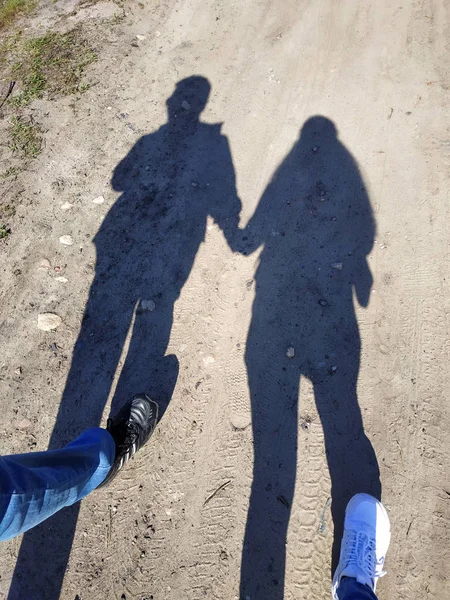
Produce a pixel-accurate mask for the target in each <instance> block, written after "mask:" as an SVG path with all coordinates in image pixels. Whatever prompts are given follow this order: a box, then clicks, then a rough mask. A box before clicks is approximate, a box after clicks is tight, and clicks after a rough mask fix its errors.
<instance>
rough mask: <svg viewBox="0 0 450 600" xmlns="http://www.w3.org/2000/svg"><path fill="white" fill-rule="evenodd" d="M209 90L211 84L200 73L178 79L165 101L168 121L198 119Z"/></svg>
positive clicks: (206, 100)
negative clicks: (173, 89)
mask: <svg viewBox="0 0 450 600" xmlns="http://www.w3.org/2000/svg"><path fill="white" fill-rule="evenodd" d="M210 91H211V84H210V83H209V81H208V80H207V79H206V78H205V77H201V76H200V75H191V77H186V78H185V79H182V80H181V81H179V82H178V83H177V84H176V86H175V91H174V92H173V94H172V95H171V96H170V97H169V98H168V99H167V101H166V104H167V112H168V117H169V121H174V120H175V119H177V120H179V119H185V120H188V121H194V120H195V121H196V120H198V119H199V117H200V114H201V112H202V111H203V109H204V108H205V106H206V103H207V102H208V98H209V93H210Z"/></svg>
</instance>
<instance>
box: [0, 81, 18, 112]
mask: <svg viewBox="0 0 450 600" xmlns="http://www.w3.org/2000/svg"><path fill="white" fill-rule="evenodd" d="M15 85H16V82H15V81H10V82H9V87H8V91H7V92H6V96H5V97H4V98H3V100H2V103H1V104H0V108H1V107H2V106H3V105H4V104H5V102H6V101H7V100H8V98H9V97H10V95H11V94H12V91H13V89H14V86H15Z"/></svg>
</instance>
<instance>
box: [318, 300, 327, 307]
mask: <svg viewBox="0 0 450 600" xmlns="http://www.w3.org/2000/svg"><path fill="white" fill-rule="evenodd" d="M319 304H320V306H328V302H327V301H326V300H319Z"/></svg>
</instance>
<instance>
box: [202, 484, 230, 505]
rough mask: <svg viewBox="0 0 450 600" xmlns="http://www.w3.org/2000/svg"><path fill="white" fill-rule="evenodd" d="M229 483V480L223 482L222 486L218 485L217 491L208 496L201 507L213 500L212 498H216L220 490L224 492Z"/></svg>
mask: <svg viewBox="0 0 450 600" xmlns="http://www.w3.org/2000/svg"><path fill="white" fill-rule="evenodd" d="M230 483H231V479H229V480H228V481H225V482H224V483H222V485H219V487H218V488H217V490H215V491H214V492H213V493H212V494H210V495H209V496H208V497H207V498H206V500H205V501H204V502H203V506H206V505H207V504H208V502H209V501H210V500H212V499H213V498H214V496H216V495H217V494H218V493H219V492H220V491H221V490H224V489H225V488H226V487H227V485H229V484H230Z"/></svg>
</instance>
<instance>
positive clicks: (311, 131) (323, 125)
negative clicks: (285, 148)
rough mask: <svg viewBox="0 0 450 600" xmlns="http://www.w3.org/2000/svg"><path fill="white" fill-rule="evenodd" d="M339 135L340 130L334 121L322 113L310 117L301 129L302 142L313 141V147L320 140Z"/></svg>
mask: <svg viewBox="0 0 450 600" xmlns="http://www.w3.org/2000/svg"><path fill="white" fill-rule="evenodd" d="M337 135H338V131H337V129H336V126H335V124H334V123H333V121H331V120H330V119H327V118H326V117H323V116H321V115H314V116H313V117H310V118H309V119H308V120H307V121H305V123H304V124H303V127H302V128H301V130H300V137H301V140H302V142H305V143H311V145H312V147H314V144H315V143H318V142H319V141H322V140H326V139H327V140H332V139H335V138H337Z"/></svg>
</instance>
